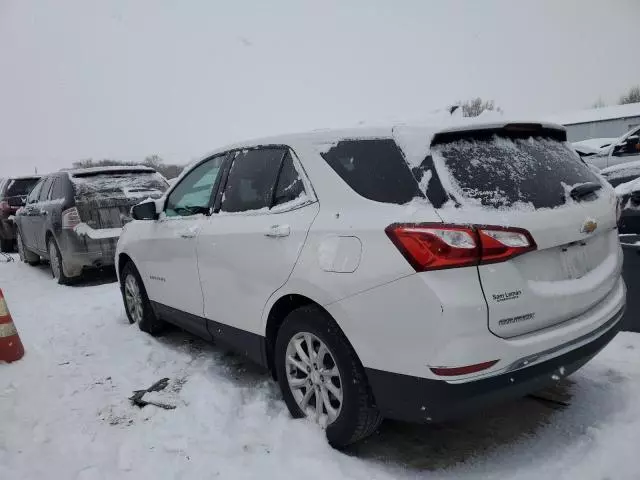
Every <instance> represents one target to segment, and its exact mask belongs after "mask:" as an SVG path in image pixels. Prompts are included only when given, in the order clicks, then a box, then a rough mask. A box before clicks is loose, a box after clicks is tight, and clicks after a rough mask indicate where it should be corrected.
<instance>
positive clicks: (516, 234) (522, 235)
mask: <svg viewBox="0 0 640 480" xmlns="http://www.w3.org/2000/svg"><path fill="white" fill-rule="evenodd" d="M478 233H479V234H480V243H481V245H482V259H481V261H480V263H497V262H504V261H505V260H509V259H510V258H513V257H517V256H518V255H522V254H523V253H526V252H530V251H531V250H535V249H536V242H535V241H534V240H533V237H532V236H531V234H530V233H529V232H527V231H526V230H524V229H521V228H502V227H480V228H478Z"/></svg>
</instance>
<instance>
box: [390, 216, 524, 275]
mask: <svg viewBox="0 0 640 480" xmlns="http://www.w3.org/2000/svg"><path fill="white" fill-rule="evenodd" d="M385 232H386V233H387V235H388V236H389V238H390V239H391V241H392V242H393V244H394V245H395V246H396V247H397V248H398V250H400V253H402V255H404V257H405V258H406V259H407V261H408V262H409V263H410V264H411V266H412V267H413V268H415V270H416V271H418V272H424V271H427V270H441V269H445V268H458V267H468V266H474V265H480V264H483V263H496V262H503V261H505V260H508V259H510V258H513V257H515V256H518V255H521V254H523V253H525V252H529V251H531V250H535V249H536V244H535V242H534V240H533V237H532V236H531V234H530V233H529V232H527V231H526V230H523V229H520V228H504V227H493V226H486V225H447V224H442V223H432V224H424V223H422V224H393V225H389V226H388V227H387V228H386V229H385Z"/></svg>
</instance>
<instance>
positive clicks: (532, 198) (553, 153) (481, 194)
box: [432, 135, 600, 209]
mask: <svg viewBox="0 0 640 480" xmlns="http://www.w3.org/2000/svg"><path fill="white" fill-rule="evenodd" d="M432 155H433V159H434V163H435V165H436V168H437V170H438V173H439V175H440V176H441V180H442V183H443V186H444V187H445V189H446V190H447V191H449V193H451V194H452V195H453V196H454V197H456V199H457V200H458V201H459V202H461V203H465V200H466V203H471V204H474V203H475V204H478V203H479V204H481V205H482V206H485V207H494V208H498V209H504V208H521V207H527V208H553V207H557V206H560V205H564V204H565V203H566V202H567V198H566V193H565V185H576V184H581V183H587V182H595V183H600V182H599V181H598V178H597V177H596V176H595V175H594V174H593V172H591V170H589V168H588V167H587V166H586V165H585V164H584V163H583V162H582V161H581V160H580V159H579V158H578V156H577V155H576V154H575V153H574V152H573V151H572V149H571V148H570V147H569V146H568V144H567V143H566V142H560V141H558V140H553V139H550V138H541V137H536V138H533V137H530V138H528V139H509V138H505V137H499V136H495V135H494V136H493V137H492V138H491V139H477V140H476V139H470V140H467V139H465V140H456V141H452V142H448V143H443V144H438V145H435V146H433V147H432Z"/></svg>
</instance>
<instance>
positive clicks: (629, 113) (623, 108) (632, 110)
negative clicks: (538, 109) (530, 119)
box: [545, 103, 640, 125]
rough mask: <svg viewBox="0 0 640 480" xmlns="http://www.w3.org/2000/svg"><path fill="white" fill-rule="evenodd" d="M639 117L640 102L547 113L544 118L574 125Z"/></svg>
mask: <svg viewBox="0 0 640 480" xmlns="http://www.w3.org/2000/svg"><path fill="white" fill-rule="evenodd" d="M629 117H640V103H628V104H626V105H614V106H611V107H602V108H589V109H587V110H579V111H576V112H568V113H558V114H554V115H549V116H547V117H545V118H546V120H548V121H550V122H555V123H559V124H561V125H576V124H578V123H590V122H601V121H604V120H613V119H617V118H629Z"/></svg>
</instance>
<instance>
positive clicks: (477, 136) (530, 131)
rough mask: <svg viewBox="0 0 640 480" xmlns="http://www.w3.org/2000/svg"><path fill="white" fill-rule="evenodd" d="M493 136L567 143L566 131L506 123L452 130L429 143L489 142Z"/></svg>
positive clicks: (543, 126)
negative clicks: (468, 140)
mask: <svg viewBox="0 0 640 480" xmlns="http://www.w3.org/2000/svg"><path fill="white" fill-rule="evenodd" d="M494 135H500V136H503V137H509V138H529V137H549V138H553V139H554V140H558V141H560V142H566V141H567V131H566V130H565V129H564V128H556V127H553V126H551V125H543V124H541V123H507V124H506V125H503V126H491V127H488V128H482V127H480V128H477V129H470V130H452V131H448V132H447V131H445V132H439V133H436V134H435V135H434V136H433V140H432V141H431V144H432V145H437V144H439V143H449V142H455V141H456V140H463V139H473V140H489V139H490V138H491V137H493V136H494Z"/></svg>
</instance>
